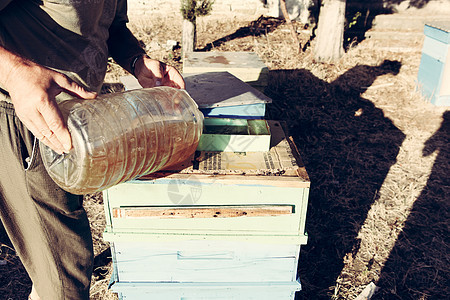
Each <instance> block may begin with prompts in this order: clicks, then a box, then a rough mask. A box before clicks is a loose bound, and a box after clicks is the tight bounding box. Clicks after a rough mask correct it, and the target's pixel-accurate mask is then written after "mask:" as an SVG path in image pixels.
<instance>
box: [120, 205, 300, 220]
mask: <svg viewBox="0 0 450 300" xmlns="http://www.w3.org/2000/svg"><path fill="white" fill-rule="evenodd" d="M287 214H292V206H282V205H277V206H274V205H272V206H268V205H262V206H222V207H221V206H216V207H175V208H171V207H121V208H117V207H115V208H113V209H112V215H113V217H114V218H122V219H127V218H158V219H175V218H177V219H189V218H237V217H268V216H279V215H287Z"/></svg>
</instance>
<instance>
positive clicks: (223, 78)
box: [120, 71, 272, 119]
mask: <svg viewBox="0 0 450 300" xmlns="http://www.w3.org/2000/svg"><path fill="white" fill-rule="evenodd" d="M183 77H184V80H185V82H186V91H187V92H188V93H189V95H190V96H191V97H192V99H194V101H195V102H196V103H197V105H198V108H199V109H200V111H201V112H202V113H203V115H204V116H205V117H216V118H243V119H262V118H264V115H265V113H266V105H267V104H268V103H271V102H272V99H270V98H269V97H267V96H266V95H264V94H263V93H261V92H260V91H258V90H257V89H255V88H253V87H251V86H250V85H248V84H246V83H245V82H243V81H242V80H240V79H239V78H237V77H236V76H234V75H232V74H230V73H229V72H226V71H218V72H212V71H211V72H208V73H193V74H187V73H185V74H183ZM120 80H121V81H122V83H123V84H124V86H125V89H126V90H133V89H140V88H142V86H141V85H140V84H139V82H138V81H137V79H136V78H134V77H133V76H131V75H130V76H123V77H121V78H120Z"/></svg>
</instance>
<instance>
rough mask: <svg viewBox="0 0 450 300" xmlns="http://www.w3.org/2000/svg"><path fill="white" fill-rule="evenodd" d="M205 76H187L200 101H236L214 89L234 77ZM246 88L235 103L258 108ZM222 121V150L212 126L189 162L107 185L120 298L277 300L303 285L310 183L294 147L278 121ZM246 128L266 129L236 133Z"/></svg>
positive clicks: (109, 229)
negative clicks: (302, 249) (300, 275)
mask: <svg viewBox="0 0 450 300" xmlns="http://www.w3.org/2000/svg"><path fill="white" fill-rule="evenodd" d="M220 73H223V72H220ZM199 75H201V74H197V75H192V76H186V81H187V84H188V91H189V92H190V94H191V95H192V96H193V98H194V99H195V100H196V101H197V100H198V102H200V103H201V102H202V101H207V100H206V98H210V99H211V98H214V97H215V96H216V98H217V96H219V97H218V98H220V101H226V100H227V99H229V97H228V96H227V97H220V96H221V95H223V93H221V94H220V93H219V94H217V93H216V92H217V91H216V90H215V88H214V86H216V87H217V86H221V82H222V81H229V80H236V78H235V77H234V76H233V78H232V79H230V78H231V77H230V76H229V74H225V75H224V76H223V77H217V78H215V82H217V84H215V82H213V83H208V82H206V83H205V84H201V82H200V81H198V80H197V79H199V78H203V77H202V76H199ZM217 76H218V75H217ZM189 78H191V79H189ZM222 83H223V82H222ZM193 86H195V91H194V90H191V91H190V90H189V89H190V88H189V87H191V88H192V87H193ZM224 86H226V85H224ZM242 88H244V90H240V91H237V90H235V91H236V97H237V98H239V99H235V100H239V101H241V105H242V106H246V105H254V104H256V102H257V101H255V99H254V98H257V97H258V96H261V95H260V94H258V93H257V92H255V90H254V89H253V88H252V87H250V86H249V85H243V86H242ZM208 91H209V92H208ZM247 92H250V93H251V94H253V98H252V97H248V94H247ZM238 95H246V96H243V97H238ZM261 97H262V99H261V101H260V103H266V102H267V99H266V98H265V96H261ZM225 98H226V99H225ZM246 98H249V99H251V101H250V102H246V100H245V99H246ZM220 101H217V102H218V103H220ZM207 102H208V101H207ZM210 102H211V101H209V102H208V103H210ZM236 103H238V102H236ZM217 107H220V105H219V106H217ZM244 109H245V107H244ZM240 117H241V118H244V116H240ZM218 121H219V122H218V123H215V122H212V123H208V122H205V128H206V127H212V128H216V127H217V128H219V130H218V131H220V128H223V127H226V128H228V129H230V128H231V131H230V133H223V132H222V134H221V137H220V138H219V139H216V140H215V141H217V140H221V141H224V140H225V141H228V143H224V144H223V149H222V148H221V149H214V150H216V151H210V150H209V148H208V147H209V146H214V145H215V144H216V143H215V141H214V132H215V130H214V129H212V130H211V136H210V138H212V142H211V143H208V142H203V147H204V149H202V150H201V149H199V151H197V152H196V153H195V154H193V155H192V157H190V158H189V159H188V160H186V162H184V163H182V164H180V165H178V166H174V167H172V168H170V170H164V171H160V172H157V173H155V174H151V175H150V176H147V177H144V178H140V179H139V180H134V181H130V182H127V183H123V184H120V185H117V186H115V187H112V188H110V189H108V190H106V191H104V203H105V212H106V217H107V218H106V219H107V228H106V231H105V233H104V238H105V239H106V240H108V241H110V245H111V250H112V251H111V252H112V256H113V267H114V274H113V276H112V279H111V289H112V291H113V292H116V293H118V295H119V298H120V299H133V300H136V299H161V300H162V299H164V300H167V299H179V300H180V299H184V300H186V299H277V300H278V299H294V295H295V292H296V291H298V290H300V283H299V281H298V278H297V267H298V259H299V253H300V247H301V245H304V244H306V241H307V237H306V234H305V219H306V210H307V204H308V193H309V186H310V182H309V178H308V176H307V174H306V171H305V168H304V167H303V165H302V163H301V160H300V157H299V154H298V152H297V151H296V148H295V145H294V144H293V142H292V141H291V140H290V139H289V138H288V137H286V135H285V133H284V130H283V128H282V125H281V124H280V123H279V122H276V121H265V120H251V119H245V118H244V119H240V121H238V122H237V121H233V120H229V119H225V120H218ZM223 122H225V123H223ZM230 122H231V123H230ZM255 122H256V123H255ZM224 124H225V125H224ZM255 124H257V125H255ZM264 124H265V125H264ZM245 126H247V127H248V128H251V127H258V128H259V129H257V130H255V129H253V131H255V132H253V133H250V134H248V135H246V136H244V137H242V136H241V137H240V138H239V139H236V136H235V134H234V133H235V130H240V128H242V127H245ZM264 126H265V128H266V130H264ZM217 128H216V129H217ZM250 131H251V130H250ZM269 132H270V134H269ZM227 135H228V137H229V138H225V139H224V136H227ZM255 139H257V142H256V144H257V145H259V146H255V145H252V144H253V143H254V142H255ZM266 142H267V143H266ZM258 147H259V148H261V149H258ZM247 149H251V150H252V151H246V150H247ZM200 150H201V151H200ZM218 150H220V151H218Z"/></svg>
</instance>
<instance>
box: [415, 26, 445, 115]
mask: <svg viewBox="0 0 450 300" xmlns="http://www.w3.org/2000/svg"><path fill="white" fill-rule="evenodd" d="M424 33H425V39H424V43H423V48H422V57H421V61H420V66H419V72H418V75H417V80H418V84H419V89H420V90H421V92H422V94H423V95H424V96H426V97H427V99H428V100H429V101H430V102H431V103H433V104H435V105H445V106H448V105H450V22H434V23H429V24H426V25H425V28H424Z"/></svg>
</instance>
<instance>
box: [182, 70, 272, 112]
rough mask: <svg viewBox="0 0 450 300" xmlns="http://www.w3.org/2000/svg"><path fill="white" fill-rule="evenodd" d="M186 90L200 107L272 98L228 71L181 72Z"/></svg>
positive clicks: (255, 101)
mask: <svg viewBox="0 0 450 300" xmlns="http://www.w3.org/2000/svg"><path fill="white" fill-rule="evenodd" d="M183 76H184V80H185V81H186V90H187V91H188V93H189V95H191V97H192V99H194V100H195V102H197V104H198V106H199V107H200V108H213V107H223V106H237V105H249V104H265V103H271V102H272V99H270V98H269V97H267V96H266V95H264V94H263V93H261V92H260V91H258V90H257V89H255V88H253V87H252V86H250V85H249V84H247V83H245V82H243V81H242V80H240V79H239V78H237V77H235V76H234V75H232V74H230V73H229V72H225V71H223V72H207V73H191V74H183Z"/></svg>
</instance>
